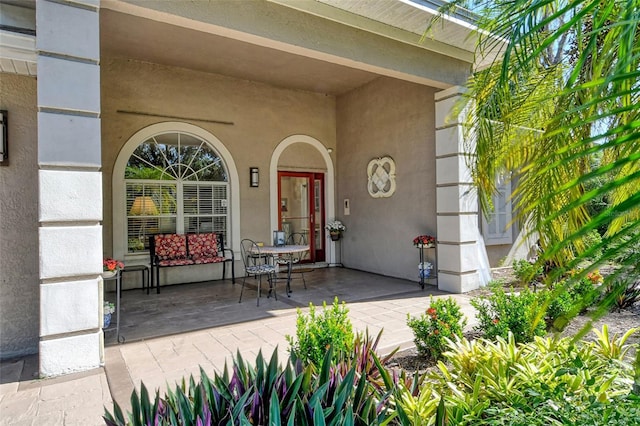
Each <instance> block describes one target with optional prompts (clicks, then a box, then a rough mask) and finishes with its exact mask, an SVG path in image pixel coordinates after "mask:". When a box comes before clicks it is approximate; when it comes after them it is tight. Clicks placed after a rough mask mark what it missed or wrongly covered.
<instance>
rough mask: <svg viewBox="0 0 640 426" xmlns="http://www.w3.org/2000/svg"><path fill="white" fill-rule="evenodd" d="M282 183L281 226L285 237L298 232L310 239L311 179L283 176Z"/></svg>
mask: <svg viewBox="0 0 640 426" xmlns="http://www.w3.org/2000/svg"><path fill="white" fill-rule="evenodd" d="M280 185H281V186H280V188H281V189H280V213H281V227H282V230H283V231H284V233H285V238H287V239H288V238H289V235H291V234H292V233H294V232H298V233H301V234H303V235H304V236H305V240H306V241H309V217H310V216H309V179H308V178H306V177H294V176H282V178H281V180H280Z"/></svg>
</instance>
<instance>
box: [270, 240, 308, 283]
mask: <svg viewBox="0 0 640 426" xmlns="http://www.w3.org/2000/svg"><path fill="white" fill-rule="evenodd" d="M287 245H296V246H306V245H307V239H306V237H305V235H304V234H302V233H300V232H293V233H291V235H289V238H287ZM307 254H308V253H307V252H303V253H299V254H297V255H288V256H281V257H277V258H276V263H277V264H278V265H286V266H287V267H288V266H289V256H291V264H292V265H293V264H294V263H300V261H302V260H304V258H305V257H306V256H307ZM287 272H288V271H287ZM291 272H295V273H299V274H300V278H302V284H304V289H305V290H306V289H307V281H306V280H305V279H304V270H303V269H300V270H299V271H294V270H292V271H291ZM292 279H293V278H292Z"/></svg>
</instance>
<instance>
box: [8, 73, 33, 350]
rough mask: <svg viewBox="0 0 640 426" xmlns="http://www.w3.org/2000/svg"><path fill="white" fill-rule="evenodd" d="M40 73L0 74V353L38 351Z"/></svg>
mask: <svg viewBox="0 0 640 426" xmlns="http://www.w3.org/2000/svg"><path fill="white" fill-rule="evenodd" d="M36 104H37V99H36V79H35V78H32V77H23V76H18V75H14V74H0V109H6V110H7V111H8V113H9V165H8V166H2V167H0V358H2V359H4V358H9V357H13V356H18V355H24V354H30V353H36V352H37V351H38V339H39V337H38V336H39V322H38V318H39V309H40V298H39V294H40V293H39V290H40V287H39V281H38V150H37V147H38V139H37V109H36Z"/></svg>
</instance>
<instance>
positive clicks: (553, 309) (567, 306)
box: [539, 288, 575, 329]
mask: <svg viewBox="0 0 640 426" xmlns="http://www.w3.org/2000/svg"><path fill="white" fill-rule="evenodd" d="M544 293H545V296H548V297H549V298H551V300H550V302H549V306H548V307H547V319H548V322H549V323H554V322H555V321H556V320H557V319H558V318H561V317H564V318H566V319H567V320H568V319H569V318H570V317H572V316H573V315H572V313H573V311H574V302H575V299H574V297H573V296H572V295H571V293H570V292H569V291H567V289H565V288H563V289H561V290H560V291H559V292H557V293H554V292H553V291H550V290H544ZM539 297H540V298H542V297H544V296H543V295H542V294H541V295H540V296H539ZM562 324H563V326H561V327H558V328H559V329H562V328H564V326H566V324H567V321H563V322H562Z"/></svg>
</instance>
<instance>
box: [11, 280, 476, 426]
mask: <svg viewBox="0 0 640 426" xmlns="http://www.w3.org/2000/svg"><path fill="white" fill-rule="evenodd" d="M295 277H296V278H299V274H298V275H295ZM305 278H306V281H307V289H306V290H305V289H304V287H303V283H302V280H301V279H295V280H294V281H293V282H292V289H293V292H292V294H291V297H287V296H286V294H285V292H284V283H279V284H278V300H275V298H274V297H270V298H267V297H266V292H263V297H262V298H261V300H260V306H259V307H257V306H256V291H255V281H254V280H253V279H251V280H247V283H248V286H246V287H245V290H244V295H243V300H242V303H238V298H239V295H240V288H241V282H242V279H240V280H239V281H237V283H236V284H235V285H233V284H232V283H231V281H230V280H221V281H212V282H207V283H197V284H185V285H179V286H168V287H163V288H162V289H161V293H160V294H156V293H155V292H153V293H152V294H149V295H147V294H146V292H143V291H142V290H129V291H125V292H124V293H123V296H122V299H121V324H120V325H121V330H120V334H121V336H123V337H124V339H125V343H124V344H117V343H116V342H115V333H107V334H108V335H107V336H105V342H106V348H105V366H104V368H100V369H96V370H93V371H90V372H85V373H78V374H71V375H67V376H63V377H59V378H54V379H42V380H38V379H34V378H33V377H34V376H33V374H34V373H36V372H37V368H38V366H37V357H30V358H26V359H22V360H15V361H13V362H5V363H3V364H2V369H1V370H0V425H47V424H52V425H101V424H104V422H103V420H102V419H101V416H102V414H103V412H104V409H103V407H107V408H108V409H109V410H112V408H113V405H112V401H113V400H115V401H117V402H118V403H119V404H120V405H121V407H122V408H123V410H129V407H130V403H129V398H130V395H131V392H132V391H133V389H134V388H135V389H139V388H140V383H141V382H144V383H145V385H146V387H147V389H149V391H150V392H153V391H155V390H156V389H159V390H160V393H161V394H162V393H163V392H164V391H165V390H166V389H167V387H173V386H174V385H175V383H176V382H179V381H181V379H182V378H183V377H187V378H188V377H189V375H193V376H194V377H195V378H198V377H199V374H200V367H202V368H203V369H204V370H205V371H206V372H207V374H209V375H210V376H213V374H214V372H220V371H222V369H223V368H224V365H225V362H226V363H228V364H231V363H232V359H233V356H234V355H235V354H236V352H237V351H240V352H241V353H242V356H243V358H244V359H245V360H248V361H251V360H253V359H255V356H256V355H257V353H258V351H260V350H262V352H263V354H265V356H270V355H271V353H272V352H273V351H274V350H276V348H277V350H278V353H279V358H280V359H281V360H283V361H284V360H285V359H286V356H287V348H288V344H287V342H286V338H285V336H286V335H295V323H296V308H301V309H302V310H303V311H306V310H307V309H308V308H307V307H308V305H309V302H311V303H313V304H314V305H315V306H321V305H322V302H323V301H326V302H327V303H328V304H331V303H332V301H333V299H334V297H336V296H337V297H338V299H339V300H340V301H345V302H346V303H347V307H348V309H349V318H350V320H351V322H352V324H353V326H354V329H355V330H356V331H365V330H366V329H368V330H369V333H370V334H372V335H375V334H377V333H378V332H379V331H380V330H381V329H384V331H383V334H382V339H381V343H380V346H379V352H380V353H381V354H385V353H389V352H390V351H392V350H393V349H395V348H396V347H400V348H407V347H411V346H413V334H412V332H411V330H410V329H409V327H408V326H407V325H406V320H407V314H411V315H419V314H420V313H422V312H424V310H425V309H426V308H427V307H428V305H429V300H430V295H432V294H433V296H434V297H447V296H449V295H448V294H446V293H443V292H439V291H438V290H437V289H436V288H435V286H427V287H426V288H425V289H424V290H421V289H420V287H419V285H418V284H417V283H416V282H409V281H406V280H399V279H394V278H389V277H383V276H380V275H375V274H368V273H365V272H361V271H354V270H350V269H344V268H322V269H316V270H314V271H313V272H310V273H307V274H305ZM263 285H264V283H263ZM264 287H266V285H265V286H264ZM264 287H263V288H264ZM113 296H114V295H113V294H109V293H108V294H107V298H112V299H113ZM451 296H452V297H454V298H455V299H456V300H457V301H458V303H459V304H460V305H461V306H462V309H463V312H464V313H465V314H466V316H467V318H468V319H469V322H468V325H467V327H471V326H472V325H473V324H474V310H473V308H472V307H471V305H470V303H469V301H470V298H469V297H468V296H465V295H451ZM109 334H111V335H109Z"/></svg>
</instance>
